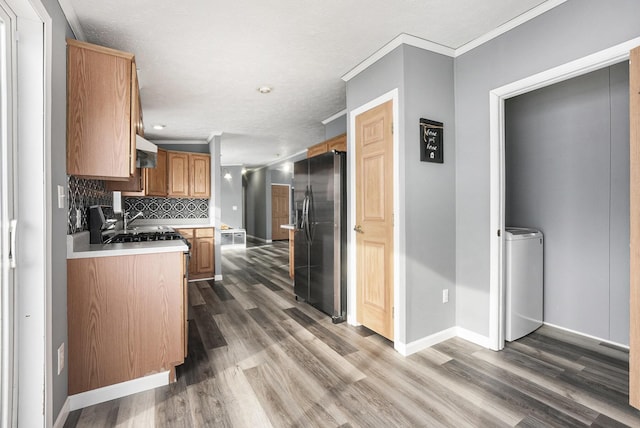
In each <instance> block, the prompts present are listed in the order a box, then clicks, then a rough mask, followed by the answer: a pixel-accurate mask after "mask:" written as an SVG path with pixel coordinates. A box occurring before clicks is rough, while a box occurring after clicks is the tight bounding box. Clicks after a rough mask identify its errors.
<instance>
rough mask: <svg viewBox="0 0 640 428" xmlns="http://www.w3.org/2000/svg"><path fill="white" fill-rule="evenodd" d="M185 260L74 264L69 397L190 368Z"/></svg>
mask: <svg viewBox="0 0 640 428" xmlns="http://www.w3.org/2000/svg"><path fill="white" fill-rule="evenodd" d="M184 266H185V259H184V253H182V252H173V253H154V254H138V255H129V256H112V257H94V258H84V259H70V260H67V277H68V280H67V323H68V325H67V328H68V356H69V360H68V361H69V384H68V391H69V395H73V394H78V393H81V392H86V391H90V390H93V389H97V388H102V387H105V386H109V385H113V384H116V383H120V382H125V381H129V380H133V379H136V378H140V377H143V376H146V375H150V374H154V373H159V372H162V371H166V370H171V371H174V369H175V366H177V365H180V364H182V363H183V362H184V356H185V349H186V341H187V338H186V337H185V333H186V329H185V320H186V310H187V302H186V301H185V296H186V294H185V285H186V284H185V281H184V269H185V268H184Z"/></svg>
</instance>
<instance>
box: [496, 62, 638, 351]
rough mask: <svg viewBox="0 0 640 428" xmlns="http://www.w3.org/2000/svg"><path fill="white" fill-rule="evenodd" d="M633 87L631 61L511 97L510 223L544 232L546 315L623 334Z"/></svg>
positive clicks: (597, 332)
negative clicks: (631, 88) (631, 97)
mask: <svg viewBox="0 0 640 428" xmlns="http://www.w3.org/2000/svg"><path fill="white" fill-rule="evenodd" d="M628 90H629V65H628V62H624V63H621V64H618V65H616V66H614V67H610V68H606V69H602V70H598V71H596V72H594V73H590V74H588V75H585V76H581V77H579V78H576V79H572V80H569V81H566V82H562V83H559V84H556V85H553V86H549V87H546V88H543V89H540V90H537V91H534V92H530V93H528V94H524V95H521V96H518V97H515V98H512V99H510V100H507V102H506V103H505V118H506V122H505V123H506V129H505V132H506V140H505V141H506V142H505V155H506V162H505V167H506V207H505V208H506V224H507V225H509V226H525V227H535V228H537V229H540V230H542V231H543V233H544V234H545V247H544V251H545V260H544V268H545V271H544V296H545V300H544V320H545V322H549V323H552V324H555V325H558V326H561V327H565V328H568V329H571V330H575V331H579V332H583V333H587V334H590V335H593V336H596V337H600V338H603V339H609V340H613V341H615V342H618V343H624V344H628V339H629V311H628V309H629V299H628V295H629V96H628ZM614 113H615V114H616V115H617V117H616V118H615V119H613V117H614V116H613V114H614ZM613 120H615V121H616V126H612V121H613ZM578 301H579V304H576V302H578Z"/></svg>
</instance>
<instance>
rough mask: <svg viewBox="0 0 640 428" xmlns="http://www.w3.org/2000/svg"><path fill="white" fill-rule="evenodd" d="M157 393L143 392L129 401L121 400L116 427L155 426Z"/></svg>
mask: <svg viewBox="0 0 640 428" xmlns="http://www.w3.org/2000/svg"><path fill="white" fill-rule="evenodd" d="M155 395H156V394H155V391H153V390H151V391H143V392H141V393H139V394H134V395H133V396H132V397H130V398H129V397H127V398H128V399H120V409H119V410H118V418H117V421H116V424H115V426H116V427H118V428H137V427H154V426H155V410H154V406H155Z"/></svg>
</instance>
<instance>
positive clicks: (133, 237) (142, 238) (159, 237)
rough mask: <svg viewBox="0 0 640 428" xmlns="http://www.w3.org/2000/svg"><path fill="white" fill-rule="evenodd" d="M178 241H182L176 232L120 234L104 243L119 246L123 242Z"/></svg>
mask: <svg viewBox="0 0 640 428" xmlns="http://www.w3.org/2000/svg"><path fill="white" fill-rule="evenodd" d="M178 239H183V238H182V235H180V234H179V233H178V232H141V233H120V234H117V235H114V236H113V237H111V238H109V239H107V240H106V241H105V242H104V243H105V244H121V243H124V242H151V241H175V240H178ZM185 242H186V241H185Z"/></svg>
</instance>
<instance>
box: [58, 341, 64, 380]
mask: <svg viewBox="0 0 640 428" xmlns="http://www.w3.org/2000/svg"><path fill="white" fill-rule="evenodd" d="M62 369H64V342H62V345H60V347H59V348H58V374H60V373H62Z"/></svg>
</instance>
